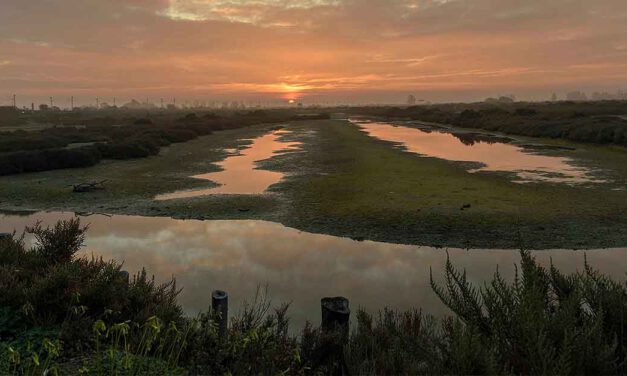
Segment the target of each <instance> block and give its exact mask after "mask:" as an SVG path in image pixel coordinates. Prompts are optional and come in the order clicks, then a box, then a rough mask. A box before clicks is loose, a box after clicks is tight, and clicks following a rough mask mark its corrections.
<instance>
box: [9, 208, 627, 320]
mask: <svg viewBox="0 0 627 376" xmlns="http://www.w3.org/2000/svg"><path fill="white" fill-rule="evenodd" d="M73 216H74V214H71V213H44V212H40V213H35V214H30V215H23V216H18V215H0V232H11V231H13V230H14V229H15V230H17V231H18V233H21V231H22V230H23V229H24V226H26V225H32V224H34V223H35V222H36V221H42V223H43V224H44V225H51V224H54V223H55V222H56V221H57V220H58V219H61V218H66V219H67V218H71V217H73ZM82 222H83V223H84V224H87V223H89V225H90V228H89V232H88V236H87V241H86V247H85V251H83V254H84V255H91V254H93V255H96V256H102V257H104V258H105V259H115V260H118V261H123V262H124V269H126V270H128V271H129V272H131V273H132V272H136V271H137V270H140V269H141V268H142V267H146V269H147V270H148V272H149V273H150V274H155V276H156V279H157V280H159V281H165V280H167V279H169V278H170V277H172V276H175V277H176V279H177V283H178V285H179V286H181V287H183V291H182V293H181V296H180V302H181V304H182V305H183V307H184V309H185V311H186V312H187V313H189V314H195V313H196V312H198V311H199V310H206V309H207V307H208V304H209V301H210V293H211V290H213V289H223V290H226V291H228V292H229V294H230V298H229V300H230V302H231V307H232V309H231V311H232V312H233V311H235V312H236V311H237V310H238V308H239V307H241V304H242V303H243V301H244V300H245V299H251V298H252V297H253V296H254V293H255V290H256V288H257V286H258V285H260V284H261V285H265V284H267V285H268V288H269V293H270V295H271V297H272V298H273V302H275V303H277V304H278V303H279V302H292V305H291V309H290V314H291V316H290V317H291V319H292V322H293V323H294V324H295V326H300V325H302V324H303V323H304V322H305V320H310V321H312V322H314V323H318V322H319V315H320V313H319V312H320V306H319V304H320V298H322V297H324V296H336V295H343V296H346V297H348V298H349V299H350V304H351V307H353V308H357V307H359V306H362V307H365V308H367V309H369V310H373V311H374V310H377V309H379V308H382V307H383V306H385V305H389V306H391V307H396V308H400V309H406V308H411V307H421V308H422V309H423V311H424V312H427V313H432V314H435V315H441V314H443V313H445V312H447V311H446V309H445V307H443V305H442V304H441V303H440V302H439V301H438V299H437V297H436V296H435V295H434V294H433V292H432V291H431V289H430V287H429V269H430V268H432V269H433V272H434V276H435V278H436V279H437V280H441V279H442V271H443V268H444V263H445V261H446V252H445V250H443V249H435V248H431V247H419V246H407V245H399V244H389V243H378V242H371V241H364V242H358V241H354V240H351V239H347V238H340V237H334V236H329V235H320V234H310V233H305V232H301V231H298V230H295V229H291V228H287V227H285V226H282V225H280V224H277V223H272V222H264V221H252V220H247V221H232V220H227V221H199V220H177V219H171V218H162V217H137V216H120V215H116V216H112V217H105V216H101V215H95V216H90V217H87V218H82ZM448 252H449V254H450V256H451V258H452V260H453V262H454V263H455V264H456V265H458V266H459V267H463V268H466V270H467V272H468V277H469V278H470V280H472V281H474V282H477V283H480V282H483V281H486V280H487V279H488V278H490V277H491V275H492V274H493V273H494V271H495V270H496V267H497V265H498V267H499V271H500V272H501V273H502V275H504V276H505V277H506V278H510V279H511V278H512V276H513V273H514V264H516V263H517V262H518V261H519V256H518V253H517V252H516V251H511V250H470V251H465V250H460V249H449V250H448ZM534 255H535V256H536V257H537V258H538V259H539V260H540V261H541V262H542V264H544V265H548V264H549V262H550V259H551V258H552V259H553V262H554V264H555V265H557V266H558V267H559V268H560V269H561V270H563V271H565V272H571V271H575V270H581V269H582V266H583V259H584V252H581V251H567V250H552V251H536V252H534ZM587 256H588V261H589V263H590V264H591V265H592V266H593V267H596V268H599V269H600V270H602V271H603V272H605V273H607V274H609V275H611V276H613V277H614V278H617V279H619V280H624V279H625V271H627V257H625V256H627V248H620V249H611V250H596V251H588V252H587Z"/></svg>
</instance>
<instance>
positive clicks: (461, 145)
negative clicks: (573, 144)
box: [355, 121, 603, 184]
mask: <svg viewBox="0 0 627 376" xmlns="http://www.w3.org/2000/svg"><path fill="white" fill-rule="evenodd" d="M355 122H356V121H355ZM356 123H357V124H359V126H360V127H361V128H362V129H363V130H364V131H365V132H366V133H367V134H369V135H370V136H372V137H375V138H378V139H380V140H385V141H391V142H396V143H400V144H401V145H403V146H404V147H405V148H407V150H408V151H410V152H413V153H417V154H421V155H424V156H428V157H436V158H442V159H447V160H451V161H470V162H479V163H481V164H482V165H483V166H482V167H479V168H475V169H471V170H470V172H479V171H501V172H512V173H514V174H516V177H517V178H516V179H515V180H514V181H515V182H518V183H527V182H533V181H549V182H557V183H567V184H580V183H601V182H603V180H600V179H597V178H595V177H594V176H593V175H592V174H591V171H590V170H589V169H586V168H583V167H579V166H576V165H575V161H574V160H573V159H572V158H569V157H565V156H555V155H542V154H538V153H537V152H534V151H533V150H530V149H527V148H524V147H522V146H519V145H515V144H511V143H505V142H502V141H501V142H499V141H498V139H494V140H493V141H491V140H485V139H484V140H472V137H469V138H468V139H464V138H463V137H462V135H463V134H462V135H457V136H456V135H454V134H452V133H448V132H443V131H439V130H436V129H434V130H426V129H419V128H413V127H406V126H402V125H395V124H390V123H385V122H356Z"/></svg>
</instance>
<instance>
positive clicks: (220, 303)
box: [211, 290, 229, 338]
mask: <svg viewBox="0 0 627 376" xmlns="http://www.w3.org/2000/svg"><path fill="white" fill-rule="evenodd" d="M211 309H212V310H213V314H214V317H215V320H217V322H218V334H219V335H220V338H224V337H225V336H226V328H227V326H228V320H229V318H228V314H229V294H227V293H226V291H222V290H214V291H213V292H212V293H211Z"/></svg>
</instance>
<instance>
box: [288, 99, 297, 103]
mask: <svg viewBox="0 0 627 376" xmlns="http://www.w3.org/2000/svg"><path fill="white" fill-rule="evenodd" d="M287 103H289V104H294V103H296V101H295V100H293V99H290V100H289V101H287Z"/></svg>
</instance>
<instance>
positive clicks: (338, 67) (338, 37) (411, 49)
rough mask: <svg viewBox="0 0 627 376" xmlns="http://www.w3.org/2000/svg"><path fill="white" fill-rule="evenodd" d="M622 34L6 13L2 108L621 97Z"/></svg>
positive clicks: (604, 17) (497, 2) (156, 10)
mask: <svg viewBox="0 0 627 376" xmlns="http://www.w3.org/2000/svg"><path fill="white" fill-rule="evenodd" d="M626 21H627V2H625V0H603V1H584V0H553V1H546V0H526V1H520V0H293V1H283V0H254V1H243V0H230V1H222V0H215V1H210V0H124V1H123V0H110V1H97V0H49V1H41V0H4V1H2V2H0V88H1V89H0V90H1V92H0V95H2V96H10V95H12V94H14V93H15V94H17V95H18V98H32V99H29V100H28V101H36V102H40V103H45V102H44V101H43V99H45V98H47V97H49V96H53V97H55V98H59V100H60V102H59V103H62V101H64V100H65V99H64V98H69V97H70V96H74V97H75V98H76V99H77V101H78V102H77V103H79V104H81V105H85V104H88V103H89V101H94V98H95V97H96V96H98V97H102V98H111V97H113V96H116V97H119V98H125V100H130V99H131V98H136V99H138V100H139V99H141V98H146V97H148V98H152V99H151V100H154V101H158V100H159V98H161V97H164V98H166V97H174V96H175V97H177V98H180V99H181V100H194V99H201V98H206V100H216V101H221V100H227V101H231V100H243V101H277V103H279V102H280V101H288V100H295V101H304V102H307V103H325V102H327V103H337V102H340V103H342V102H354V103H404V102H406V100H407V96H408V95H410V94H411V95H415V96H416V98H417V99H425V100H428V101H431V102H436V103H437V102H452V101H478V100H482V99H483V98H486V97H491V96H499V95H504V94H506V93H514V94H515V95H516V96H517V98H519V99H521V100H543V99H545V98H548V97H550V96H551V94H552V93H553V92H556V93H562V94H561V95H563V96H565V95H566V93H568V92H572V91H577V90H579V91H585V92H589V93H592V92H595V91H596V92H610V93H611V92H616V91H617V90H621V89H622V90H625V89H627V32H626V31H625V24H627V23H626ZM109 100H110V99H109ZM19 104H20V106H24V105H30V102H28V103H26V102H20V103H19Z"/></svg>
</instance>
